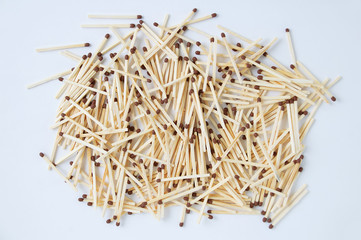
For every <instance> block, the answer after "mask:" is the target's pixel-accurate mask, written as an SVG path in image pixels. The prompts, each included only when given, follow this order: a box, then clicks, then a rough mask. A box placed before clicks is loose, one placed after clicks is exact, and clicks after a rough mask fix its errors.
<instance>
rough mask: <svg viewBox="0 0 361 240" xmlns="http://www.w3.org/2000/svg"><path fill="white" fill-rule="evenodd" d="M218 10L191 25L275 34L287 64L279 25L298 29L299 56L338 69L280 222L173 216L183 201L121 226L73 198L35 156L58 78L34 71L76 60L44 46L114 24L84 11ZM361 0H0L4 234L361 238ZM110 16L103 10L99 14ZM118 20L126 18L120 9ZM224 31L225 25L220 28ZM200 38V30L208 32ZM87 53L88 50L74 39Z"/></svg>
mask: <svg viewBox="0 0 361 240" xmlns="http://www.w3.org/2000/svg"><path fill="white" fill-rule="evenodd" d="M194 7H197V8H198V9H199V13H198V16H204V15H207V14H209V13H213V12H217V13H218V14H219V17H217V18H216V19H213V20H210V21H208V22H207V23H204V24H198V25H196V26H197V27H199V28H202V29H205V30H207V31H208V32H211V33H214V34H219V33H220V31H218V30H217V29H216V25H217V24H221V25H224V26H227V27H228V28H231V29H233V30H234V31H236V32H239V33H241V34H242V35H245V36H247V37H249V38H251V39H257V38H258V37H262V38H264V40H270V39H272V38H273V37H278V38H279V39H280V40H279V42H278V43H277V45H276V46H275V47H274V48H273V49H272V50H270V51H269V52H270V53H271V54H272V55H273V56H275V57H277V58H279V59H281V61H282V62H283V63H284V64H286V65H289V63H290V60H289V59H290V58H289V54H288V47H287V41H286V39H285V35H284V28H285V27H289V28H290V29H291V31H292V36H293V39H294V45H295V48H296V54H297V57H298V58H299V59H300V60H301V61H302V62H304V63H305V64H306V66H308V67H309V68H310V69H311V71H312V72H313V73H315V74H316V75H317V76H318V77H319V78H320V79H324V78H325V77H331V78H332V79H334V78H335V77H336V76H337V75H342V76H343V79H342V80H341V81H340V82H339V83H338V84H337V85H335V87H334V88H333V89H332V92H333V93H334V95H335V96H336V97H337V102H336V103H332V104H329V105H328V104H323V105H321V108H320V110H319V111H318V112H317V115H316V122H315V124H314V125H313V127H312V129H311V131H310V134H309V135H308V137H307V139H306V141H305V144H306V151H305V161H304V162H303V166H304V172H303V173H302V176H301V177H300V178H299V183H307V184H308V185H309V190H310V193H309V194H308V195H307V196H306V198H305V199H303V200H302V201H301V202H300V204H299V205H297V206H296V208H295V209H293V211H292V212H291V213H290V214H289V215H287V217H286V218H285V219H283V220H282V222H281V223H280V224H279V225H278V226H277V227H276V228H275V229H273V230H269V229H268V228H267V225H266V224H264V223H262V222H261V221H260V220H261V217H260V216H215V218H214V220H213V221H209V220H208V219H204V220H203V221H202V223H201V224H200V225H197V224H196V220H195V219H196V216H195V215H194V214H190V215H188V216H187V221H186V223H185V227H184V228H179V227H178V222H179V218H180V211H179V210H180V209H174V210H170V211H168V212H167V217H166V218H165V219H163V220H162V221H160V222H158V221H157V220H155V219H153V217H152V216H150V215H145V214H142V215H132V216H125V218H124V221H123V222H122V226H121V227H119V228H117V227H115V226H114V225H108V224H106V223H105V219H102V218H101V216H100V212H99V211H94V209H92V208H89V207H87V206H86V205H85V204H81V203H79V202H77V198H78V197H79V195H80V194H81V193H75V192H73V190H72V189H71V188H70V187H69V186H67V185H66V184H64V182H63V181H62V179H61V178H60V177H59V176H58V175H56V173H55V172H54V171H47V166H46V164H45V162H44V160H42V159H41V158H40V157H39V156H38V153H39V152H40V151H44V152H48V153H50V152H51V146H52V142H53V139H54V136H55V131H52V130H50V129H49V126H50V125H51V123H52V122H53V118H54V114H55V111H56V108H57V101H56V100H55V99H54V96H55V93H56V91H57V89H58V88H59V87H60V86H61V83H60V82H58V81H54V82H51V83H48V84H47V85H43V86H40V87H38V88H36V89H33V90H26V88H25V86H26V85H27V84H29V83H32V82H35V81H38V80H41V79H43V78H46V77H48V76H51V75H53V74H56V73H58V72H62V71H64V70H66V69H69V68H70V67H71V66H72V64H74V62H72V61H71V60H69V59H65V58H64V57H63V56H61V55H60V54H59V53H58V52H49V53H42V54H39V53H36V52H35V51H34V49H35V48H37V47H44V46H51V45H63V44H68V43H79V42H91V43H93V44H95V45H96V44H97V43H98V42H99V41H100V40H101V39H102V37H103V35H104V34H105V33H106V32H107V30H105V29H102V30H92V29H81V28H80V27H79V25H80V24H82V23H93V22H94V20H93V21H90V20H89V19H87V14H88V13H109V14H110V13H113V14H143V16H145V19H144V20H145V21H147V22H148V23H152V22H153V21H159V22H161V21H162V20H163V18H164V15H165V14H166V13H169V14H171V22H172V23H176V22H178V21H181V20H182V19H183V18H184V17H185V16H186V15H187V14H188V13H189V12H190V11H191V9H192V8H194ZM360 11H361V1H265V0H263V1H260V0H258V1H226V0H222V1H196V0H193V1H188V0H182V1H174V2H172V1H164V2H161V1H155V0H149V1H135V0H134V1H130V0H128V1H121V0H117V1H116V0H114V1H101V0H98V1H85V0H83V1H69V0H59V1H39V0H36V1H35V0H33V1H11V0H0V36H1V37H0V43H1V44H0V49H1V51H0V54H1V57H0V63H1V64H0V69H1V73H0V79H1V93H0V106H1V113H0V114H1V115H0V150H1V151H0V154H1V155H0V157H1V160H0V161H1V167H0V239H1V240H8V239H17V240H21V239H37V240H42V239H80V238H84V239H111V238H112V239H126V238H134V239H184V238H186V237H188V239H189V238H192V239H193V238H204V239H220V238H227V239H228V238H229V239H250V238H252V239H286V238H291V239H341V237H346V238H345V239H359V232H360V231H359V229H358V228H359V227H360V224H361V220H360V214H361V204H360V203H359V201H360V196H361V194H360V192H361V191H360V184H361V180H360V179H361V178H360V169H361V161H360V160H361V159H360V156H361V153H360V149H361V145H360V144H361V142H360V136H361V135H360V132H361V127H360V116H361V113H360V107H359V106H360V104H359V102H360V100H359V99H360V87H361V79H360V76H359V75H360V56H361V30H360V23H361V18H360ZM103 22H104V21H103ZM123 22H129V21H127V20H124V21H123ZM217 36H218V35H217ZM199 39H201V40H203V41H205V39H204V38H202V37H199ZM77 52H78V53H80V52H81V51H77Z"/></svg>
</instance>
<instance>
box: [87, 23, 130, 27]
mask: <svg viewBox="0 0 361 240" xmlns="http://www.w3.org/2000/svg"><path fill="white" fill-rule="evenodd" d="M80 27H82V28H134V27H135V25H134V24H133V23H131V24H111V23H110V24H82V25H80Z"/></svg>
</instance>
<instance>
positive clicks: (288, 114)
mask: <svg viewBox="0 0 361 240" xmlns="http://www.w3.org/2000/svg"><path fill="white" fill-rule="evenodd" d="M196 12H197V9H193V11H191V12H190V14H189V15H188V16H187V17H186V18H185V19H184V20H183V21H182V22H181V23H179V24H177V25H175V26H167V20H168V16H166V18H165V21H164V23H163V24H159V23H154V24H153V25H154V26H155V27H156V28H158V29H159V30H160V31H159V32H158V31H156V30H154V29H153V28H152V27H151V26H150V25H148V24H147V23H146V22H144V21H143V20H140V21H139V24H137V25H136V27H135V28H131V29H130V31H129V33H128V34H126V35H124V36H121V35H120V34H119V32H118V31H117V29H116V28H114V27H111V30H112V31H113V32H114V35H115V36H116V38H117V39H116V40H115V41H114V43H111V44H109V42H110V40H111V38H110V34H106V35H105V37H104V38H103V39H102V41H101V43H100V44H99V45H98V47H97V48H96V50H95V51H94V52H93V53H88V54H86V55H83V56H82V57H80V56H77V55H76V54H74V53H72V52H69V51H64V52H62V53H63V55H65V56H67V57H70V58H71V59H73V60H75V61H76V62H77V63H76V65H75V67H74V68H72V69H70V70H68V71H66V72H63V73H60V74H57V75H55V77H59V80H60V81H61V82H62V84H63V85H62V86H61V88H60V90H59V92H58V93H57V95H56V97H57V98H62V101H61V103H60V106H59V108H58V111H57V115H56V123H55V124H54V125H53V128H54V129H57V132H58V134H57V136H56V139H55V143H54V147H53V150H52V153H51V155H46V154H44V153H40V156H41V157H42V158H43V159H44V160H45V161H46V162H47V163H48V164H49V168H51V169H53V170H55V171H56V172H57V173H59V174H60V175H61V176H62V178H63V179H64V180H65V181H66V182H67V183H68V184H69V185H70V186H72V187H73V188H74V189H78V188H80V189H81V188H83V189H84V188H85V189H87V192H86V193H84V194H83V195H82V196H81V197H79V199H78V200H79V201H80V202H84V203H86V204H87V205H88V206H93V207H95V208H96V207H100V208H101V209H102V211H103V212H102V213H103V216H105V215H106V216H107V217H106V218H107V220H106V222H107V223H112V222H115V223H116V225H117V226H119V225H120V222H121V219H122V216H123V215H125V214H129V215H131V214H135V213H150V214H152V215H154V217H155V218H157V219H161V218H162V217H163V216H164V209H165V208H166V207H170V206H174V205H176V206H180V208H181V209H182V211H181V214H180V215H181V216H180V219H181V220H180V223H179V226H181V227H182V226H183V225H184V223H185V219H186V214H189V213H191V212H194V213H195V214H198V216H199V217H198V223H199V222H200V221H201V219H202V217H206V218H208V219H213V215H214V214H259V215H261V219H262V221H263V222H266V223H269V228H273V227H274V226H275V225H276V224H278V223H279V221H280V220H281V219H282V218H283V217H284V216H285V214H286V213H287V212H289V211H290V209H292V208H293V206H295V205H296V204H297V203H298V202H299V201H300V200H301V199H302V197H303V196H304V195H305V194H306V193H307V188H306V185H303V186H301V187H300V188H299V189H298V190H294V189H293V186H294V184H295V181H296V179H297V178H298V176H299V174H300V173H301V172H302V171H303V168H302V163H303V161H304V156H303V151H304V149H305V145H304V144H303V140H304V138H305V136H306V134H307V133H308V131H309V130H310V127H311V125H312V124H313V122H314V115H315V113H316V110H317V109H318V108H319V106H320V104H321V103H322V102H326V103H329V99H331V101H335V100H336V98H335V97H334V96H333V95H332V94H331V93H330V88H331V87H332V86H333V85H334V84H335V83H336V82H337V81H338V80H340V77H337V78H336V79H335V80H334V81H332V82H330V83H329V79H325V80H324V81H322V82H321V81H319V80H318V79H317V78H316V77H315V76H314V75H312V73H311V72H310V71H309V70H308V69H307V68H306V67H305V66H304V65H303V64H302V63H301V62H299V61H298V60H296V56H295V54H294V51H293V46H292V40H291V35H290V31H289V29H286V35H287V39H288V44H289V47H290V50H291V51H290V52H291V61H292V64H291V65H290V68H288V67H285V66H284V65H282V64H281V63H279V62H278V61H277V60H276V59H275V58H273V57H272V56H271V55H270V54H269V53H268V52H267V51H268V50H269V48H270V47H271V46H272V45H273V44H274V42H275V40H273V41H271V42H270V43H268V44H266V45H261V44H260V41H261V40H260V39H258V40H256V41H251V40H249V39H247V38H245V37H243V36H241V35H239V34H237V33H235V32H233V31H231V30H229V29H227V28H225V27H222V26H218V27H219V28H220V29H221V30H222V31H223V33H222V34H221V35H220V36H219V37H216V36H212V35H209V34H207V33H205V32H203V31H201V30H198V29H196V28H194V27H193V24H194V23H197V22H200V21H203V20H206V19H210V18H214V17H216V16H217V14H215V13H213V14H210V15H208V16H205V17H201V18H194V16H195V15H196ZM100 17H102V18H107V16H105V15H100ZM109 18H111V16H109ZM117 18H121V17H119V16H118V17H117ZM137 18H139V17H137ZM187 31H193V32H196V33H198V34H200V35H201V37H202V39H199V40H197V41H196V40H192V39H190V38H189V37H186V36H185V35H184V33H185V32H187ZM226 34H227V35H232V36H233V37H234V38H237V39H239V40H240V41H241V42H243V43H232V42H231V41H230V39H229V38H228V37H227V35H226ZM107 45H109V46H108V47H106V46H107ZM116 47H119V50H117V51H116V52H111V51H112V50H113V49H114V48H116ZM109 56H110V57H109ZM196 56H197V57H196ZM198 58H199V59H203V61H200V60H199V59H198ZM267 62H270V63H271V65H270V64H267ZM55 77H54V76H53V77H51V78H49V79H47V80H46V81H48V80H51V79H54V78H55ZM44 82H45V81H41V82H39V83H44ZM35 85H38V84H35ZM35 85H31V86H35ZM60 147H63V148H64V149H68V151H69V152H68V154H66V155H65V156H63V157H60V158H58V157H56V152H57V149H58V148H60ZM66 163H68V164H70V166H69V170H68V172H66V173H64V172H63V171H61V170H60V169H59V168H58V166H60V165H66Z"/></svg>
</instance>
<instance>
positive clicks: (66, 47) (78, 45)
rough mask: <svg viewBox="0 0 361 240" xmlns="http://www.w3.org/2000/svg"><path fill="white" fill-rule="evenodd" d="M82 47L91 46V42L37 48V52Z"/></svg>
mask: <svg viewBox="0 0 361 240" xmlns="http://www.w3.org/2000/svg"><path fill="white" fill-rule="evenodd" d="M80 47H90V43H79V44H70V45H64V46H56V47H48V48H37V49H35V50H36V51H37V52H48V51H55V50H64V49H70V48H80Z"/></svg>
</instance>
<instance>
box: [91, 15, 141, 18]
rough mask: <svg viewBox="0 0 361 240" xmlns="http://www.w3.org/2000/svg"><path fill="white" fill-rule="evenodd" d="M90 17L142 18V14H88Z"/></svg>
mask: <svg viewBox="0 0 361 240" xmlns="http://www.w3.org/2000/svg"><path fill="white" fill-rule="evenodd" d="M88 18H101V19H142V18H143V17H142V15H106V14H88Z"/></svg>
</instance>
